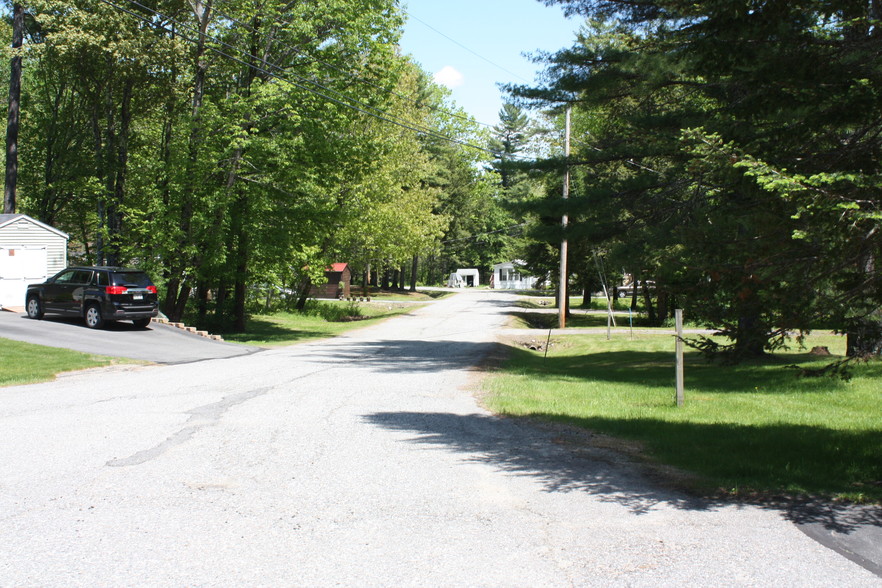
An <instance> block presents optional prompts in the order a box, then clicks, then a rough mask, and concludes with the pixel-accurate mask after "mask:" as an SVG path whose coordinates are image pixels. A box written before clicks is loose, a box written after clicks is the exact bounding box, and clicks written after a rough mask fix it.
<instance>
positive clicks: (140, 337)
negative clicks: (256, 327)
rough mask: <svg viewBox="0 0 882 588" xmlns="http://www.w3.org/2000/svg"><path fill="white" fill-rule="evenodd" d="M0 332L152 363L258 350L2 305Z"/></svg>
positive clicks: (169, 330) (173, 331) (162, 328)
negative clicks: (96, 325)
mask: <svg viewBox="0 0 882 588" xmlns="http://www.w3.org/2000/svg"><path fill="white" fill-rule="evenodd" d="M0 337H4V338H6V339H13V340H16V341H24V342H26V343H36V344H37V345H48V346H49V347H63V348H65V349H73V350H76V351H82V352H84V353H95V354H98V355H112V356H114V357H125V358H128V359H140V360H144V361H154V362H158V363H187V362H191V361H202V360H205V359H218V358H224V357H235V356H238V355H247V354H249V353H254V352H256V351H259V349H258V348H256V347H248V346H244V345H236V344H234V343H225V342H222V341H214V340H211V339H209V338H207V337H201V336H199V335H196V334H193V333H188V332H187V331H183V330H181V329H178V328H176V327H172V326H169V325H162V324H159V323H157V322H153V323H150V326H149V327H148V328H146V329H139V328H136V327H135V326H134V325H133V324H132V322H131V321H119V322H109V323H107V325H106V326H105V328H103V329H89V328H88V327H86V324H85V323H84V322H83V320H82V319H74V318H64V317H57V316H49V315H47V316H46V317H45V318H44V319H43V320H39V321H37V320H32V319H29V318H28V317H27V315H26V314H24V313H18V312H8V311H3V312H0Z"/></svg>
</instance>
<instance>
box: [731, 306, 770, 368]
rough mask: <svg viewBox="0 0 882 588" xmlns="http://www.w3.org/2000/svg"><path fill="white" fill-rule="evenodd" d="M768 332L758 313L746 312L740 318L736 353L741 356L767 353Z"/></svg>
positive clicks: (747, 356) (757, 355)
mask: <svg viewBox="0 0 882 588" xmlns="http://www.w3.org/2000/svg"><path fill="white" fill-rule="evenodd" d="M767 340H768V333H767V332H766V328H765V327H764V326H763V324H762V322H761V321H760V318H759V315H758V314H756V313H749V314H748V313H745V316H742V317H740V318H739V319H738V328H737V330H736V333H735V354H736V355H737V356H738V357H739V358H741V357H743V358H750V357H762V356H763V355H765V353H766V351H765V347H766V341H767Z"/></svg>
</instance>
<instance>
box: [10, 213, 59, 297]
mask: <svg viewBox="0 0 882 588" xmlns="http://www.w3.org/2000/svg"><path fill="white" fill-rule="evenodd" d="M68 239H69V237H68V235H67V234H66V233H63V232H61V231H59V230H58V229H56V228H54V227H50V226H49V225H47V224H44V223H41V222H40V221H38V220H36V219H33V218H31V217H29V216H27V215H25V214H0V308H2V307H19V306H24V305H25V291H26V289H27V285H28V284H34V283H39V282H42V281H43V280H45V279H46V278H48V277H49V276H52V275H55V274H56V273H58V272H59V271H61V270H63V269H64V268H65V267H66V266H67V241H68Z"/></svg>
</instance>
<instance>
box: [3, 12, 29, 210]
mask: <svg viewBox="0 0 882 588" xmlns="http://www.w3.org/2000/svg"><path fill="white" fill-rule="evenodd" d="M23 39H24V8H22V5H21V4H13V6H12V48H13V49H18V48H19V47H21V45H22V41H23ZM20 106H21V56H20V55H16V56H15V57H13V58H12V62H11V73H10V75H9V116H8V118H7V120H6V183H5V187H4V191H3V212H4V214H15V192H16V187H17V184H18V129H19V121H20Z"/></svg>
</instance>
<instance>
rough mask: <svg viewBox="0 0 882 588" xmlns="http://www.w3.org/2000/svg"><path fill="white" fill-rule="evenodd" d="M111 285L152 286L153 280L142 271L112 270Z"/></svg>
mask: <svg viewBox="0 0 882 588" xmlns="http://www.w3.org/2000/svg"><path fill="white" fill-rule="evenodd" d="M113 285H114V286H129V287H131V286H136V287H139V288H146V287H147V286H152V285H153V282H151V281H150V278H148V277H147V274H145V273H144V272H118V273H117V272H114V274H113Z"/></svg>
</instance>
